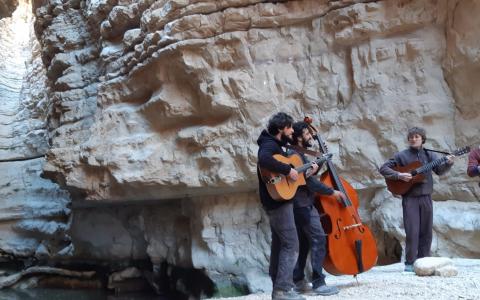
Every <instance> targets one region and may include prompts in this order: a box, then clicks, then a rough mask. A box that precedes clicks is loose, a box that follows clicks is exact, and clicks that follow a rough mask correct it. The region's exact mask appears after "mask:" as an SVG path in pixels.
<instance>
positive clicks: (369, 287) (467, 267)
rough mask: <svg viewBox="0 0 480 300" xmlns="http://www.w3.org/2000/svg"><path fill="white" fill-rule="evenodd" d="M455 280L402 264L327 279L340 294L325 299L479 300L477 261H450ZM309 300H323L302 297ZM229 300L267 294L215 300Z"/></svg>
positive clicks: (255, 298)
mask: <svg viewBox="0 0 480 300" xmlns="http://www.w3.org/2000/svg"><path fill="white" fill-rule="evenodd" d="M453 261H454V264H455V267H456V268H457V269H458V275H457V276H455V277H438V276H428V277H420V276H416V275H415V274H414V273H404V272H403V267H404V266H403V264H401V263H397V264H393V265H388V266H381V267H375V268H372V269H371V270H369V271H368V272H366V273H364V274H360V275H359V276H357V279H355V278H354V277H353V276H330V275H329V276H327V284H329V285H336V286H338V288H339V289H340V293H339V294H337V295H334V296H329V297H328V299H329V300H330V299H331V300H334V299H356V300H357V299H375V300H377V299H389V300H397V299H422V300H423V299H435V300H451V299H461V300H467V299H468V300H470V299H480V259H461V258H455V259H453ZM305 298H306V299H308V300H313V299H326V298H327V297H322V296H305ZM218 299H228V300H266V299H271V297H270V294H267V293H264V294H250V295H248V296H244V297H232V298H216V300H218Z"/></svg>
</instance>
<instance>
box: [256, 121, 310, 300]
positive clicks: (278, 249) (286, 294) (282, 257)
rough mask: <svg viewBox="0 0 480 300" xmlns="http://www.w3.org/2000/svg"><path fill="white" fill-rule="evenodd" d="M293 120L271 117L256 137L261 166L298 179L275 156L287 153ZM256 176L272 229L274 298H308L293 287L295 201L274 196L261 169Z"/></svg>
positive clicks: (271, 253) (271, 261)
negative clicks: (265, 127) (264, 128)
mask: <svg viewBox="0 0 480 300" xmlns="http://www.w3.org/2000/svg"><path fill="white" fill-rule="evenodd" d="M292 123H293V118H292V117H291V116H289V115H287V114H286V113H283V112H280V113H277V114H275V115H273V116H272V117H271V118H270V120H269V121H268V128H267V130H263V131H262V133H261V134H260V137H259V138H258V140H257V144H258V146H259V149H258V167H260V168H262V169H267V170H269V171H271V172H275V173H280V174H283V175H285V176H289V177H290V178H291V179H292V180H297V178H298V173H297V171H296V170H295V169H294V168H292V167H290V165H287V164H284V163H281V162H279V161H278V160H276V159H275V158H274V157H273V155H275V154H282V155H285V156H286V153H285V151H284V150H283V149H282V147H283V146H285V145H286V144H287V142H288V141H289V140H291V138H292V134H293V128H292ZM257 175H258V185H259V193H260V200H261V202H262V205H263V208H264V209H265V211H266V212H267V215H268V218H269V220H270V229H271V232H272V244H271V251H270V268H269V274H270V278H271V279H272V283H273V292H272V299H274V300H305V298H303V297H302V296H300V295H299V294H298V293H297V292H296V291H295V290H294V287H295V285H294V283H293V269H294V267H295V263H296V260H297V257H298V236H297V229H296V227H295V219H294V216H293V202H292V201H275V200H274V199H272V197H271V196H270V195H269V194H268V191H267V187H266V185H265V183H264V182H263V180H262V178H261V175H260V172H259V171H258V168H257Z"/></svg>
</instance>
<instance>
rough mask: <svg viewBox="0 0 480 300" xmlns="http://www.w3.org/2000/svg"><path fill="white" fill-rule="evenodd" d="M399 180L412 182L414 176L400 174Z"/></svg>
mask: <svg viewBox="0 0 480 300" xmlns="http://www.w3.org/2000/svg"><path fill="white" fill-rule="evenodd" d="M398 179H399V180H402V181H405V182H409V181H410V180H412V174H410V173H398Z"/></svg>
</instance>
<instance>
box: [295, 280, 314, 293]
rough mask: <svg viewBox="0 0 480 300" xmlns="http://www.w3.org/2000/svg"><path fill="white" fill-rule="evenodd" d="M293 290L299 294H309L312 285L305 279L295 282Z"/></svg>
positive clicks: (311, 290)
mask: <svg viewBox="0 0 480 300" xmlns="http://www.w3.org/2000/svg"><path fill="white" fill-rule="evenodd" d="M295 291H296V292H297V293H300V294H311V293H312V292H313V285H312V283H311V282H308V281H307V280H305V279H302V280H300V281H297V282H295Z"/></svg>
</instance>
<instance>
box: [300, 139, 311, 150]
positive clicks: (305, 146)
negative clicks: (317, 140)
mask: <svg viewBox="0 0 480 300" xmlns="http://www.w3.org/2000/svg"><path fill="white" fill-rule="evenodd" d="M312 146H313V145H312V140H308V141H302V147H303V148H310V147H312Z"/></svg>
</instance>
